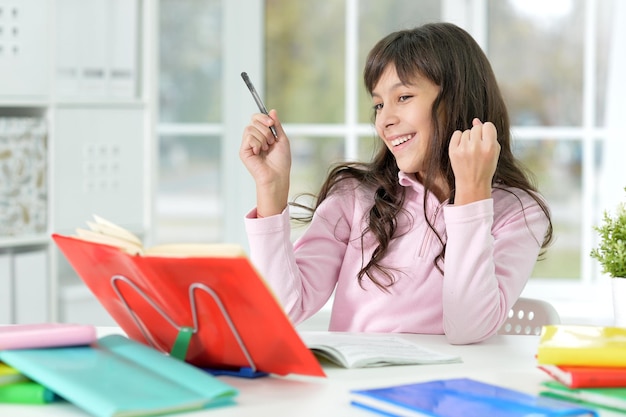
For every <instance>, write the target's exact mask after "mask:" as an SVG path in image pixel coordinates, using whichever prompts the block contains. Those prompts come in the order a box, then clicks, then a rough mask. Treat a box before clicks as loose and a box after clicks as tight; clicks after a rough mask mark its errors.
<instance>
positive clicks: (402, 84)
mask: <svg viewBox="0 0 626 417" xmlns="http://www.w3.org/2000/svg"><path fill="white" fill-rule="evenodd" d="M407 86H408V84H405V83H403V82H402V81H400V82H397V83H395V84H394V85H392V86H391V88H390V89H389V90H390V91H393V90H397V89H398V88H401V87H407ZM372 97H380V94H378V93H376V91H375V90H374V91H372Z"/></svg>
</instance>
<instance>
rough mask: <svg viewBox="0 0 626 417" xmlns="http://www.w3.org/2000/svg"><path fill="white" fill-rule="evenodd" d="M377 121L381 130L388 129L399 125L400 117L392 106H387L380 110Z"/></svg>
mask: <svg viewBox="0 0 626 417" xmlns="http://www.w3.org/2000/svg"><path fill="white" fill-rule="evenodd" d="M376 120H377V122H379V126H380V127H381V128H385V129H386V128H388V127H390V126H393V125H395V124H397V123H398V116H397V115H396V112H395V111H394V110H393V108H392V106H385V107H383V108H382V109H380V110H379V112H378V117H377V118H376Z"/></svg>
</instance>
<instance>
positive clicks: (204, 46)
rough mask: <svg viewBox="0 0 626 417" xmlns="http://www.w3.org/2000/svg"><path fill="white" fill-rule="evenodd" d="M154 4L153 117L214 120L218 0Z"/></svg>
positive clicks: (218, 70)
mask: <svg viewBox="0 0 626 417" xmlns="http://www.w3.org/2000/svg"><path fill="white" fill-rule="evenodd" d="M159 5H160V13H159V16H160V21H159V111H160V114H159V121H160V122H161V123H207V122H209V123H211V122H212V123H215V122H219V121H220V117H221V95H222V91H221V59H222V57H221V55H222V51H221V48H222V47H221V44H222V21H221V7H220V5H221V2H220V1H219V0H160V3H159Z"/></svg>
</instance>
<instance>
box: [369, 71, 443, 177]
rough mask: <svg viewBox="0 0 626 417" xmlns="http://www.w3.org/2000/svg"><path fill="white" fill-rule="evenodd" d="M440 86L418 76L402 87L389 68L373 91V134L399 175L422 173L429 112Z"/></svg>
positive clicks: (428, 129) (428, 126)
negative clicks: (388, 154) (399, 172)
mask: <svg viewBox="0 0 626 417" xmlns="http://www.w3.org/2000/svg"><path fill="white" fill-rule="evenodd" d="M437 94H439V86H438V85H436V84H434V83H433V82H432V81H430V80H428V79H426V78H424V77H422V76H421V75H418V76H417V77H415V79H414V80H413V81H412V83H411V84H403V83H402V81H400V79H399V78H398V74H397V73H396V68H395V66H394V65H389V66H387V68H386V69H385V71H384V72H383V74H382V76H381V77H380V79H379V80H378V83H377V84H376V86H375V87H374V90H373V91H372V102H373V106H374V110H375V113H376V121H375V126H376V132H377V133H378V136H379V137H380V138H381V139H382V140H383V141H384V142H385V145H387V148H389V150H390V151H391V152H392V153H393V156H394V157H395V158H396V164H398V168H399V169H400V171H403V172H405V173H407V174H413V173H420V172H421V171H422V170H423V164H424V157H425V155H426V150H427V149H428V145H429V142H430V134H431V131H432V126H431V109H432V105H433V102H434V101H435V98H436V97H437Z"/></svg>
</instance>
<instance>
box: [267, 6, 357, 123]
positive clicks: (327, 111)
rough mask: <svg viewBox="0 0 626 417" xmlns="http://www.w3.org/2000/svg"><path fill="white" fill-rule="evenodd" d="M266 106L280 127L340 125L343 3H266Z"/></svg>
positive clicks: (342, 69)
mask: <svg viewBox="0 0 626 417" xmlns="http://www.w3.org/2000/svg"><path fill="white" fill-rule="evenodd" d="M265 15H266V24H265V31H266V33H265V40H266V47H265V52H266V57H265V65H266V72H265V76H266V79H267V80H266V81H267V82H266V89H265V96H266V104H267V108H268V109H272V108H275V109H277V110H278V114H279V116H280V118H281V121H282V122H283V123H340V122H342V121H343V120H344V102H345V98H344V86H345V83H344V68H345V65H344V60H345V2H344V1H343V0H341V1H337V0H335V1H323V2H319V1H292V0H267V1H266V14H265Z"/></svg>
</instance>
